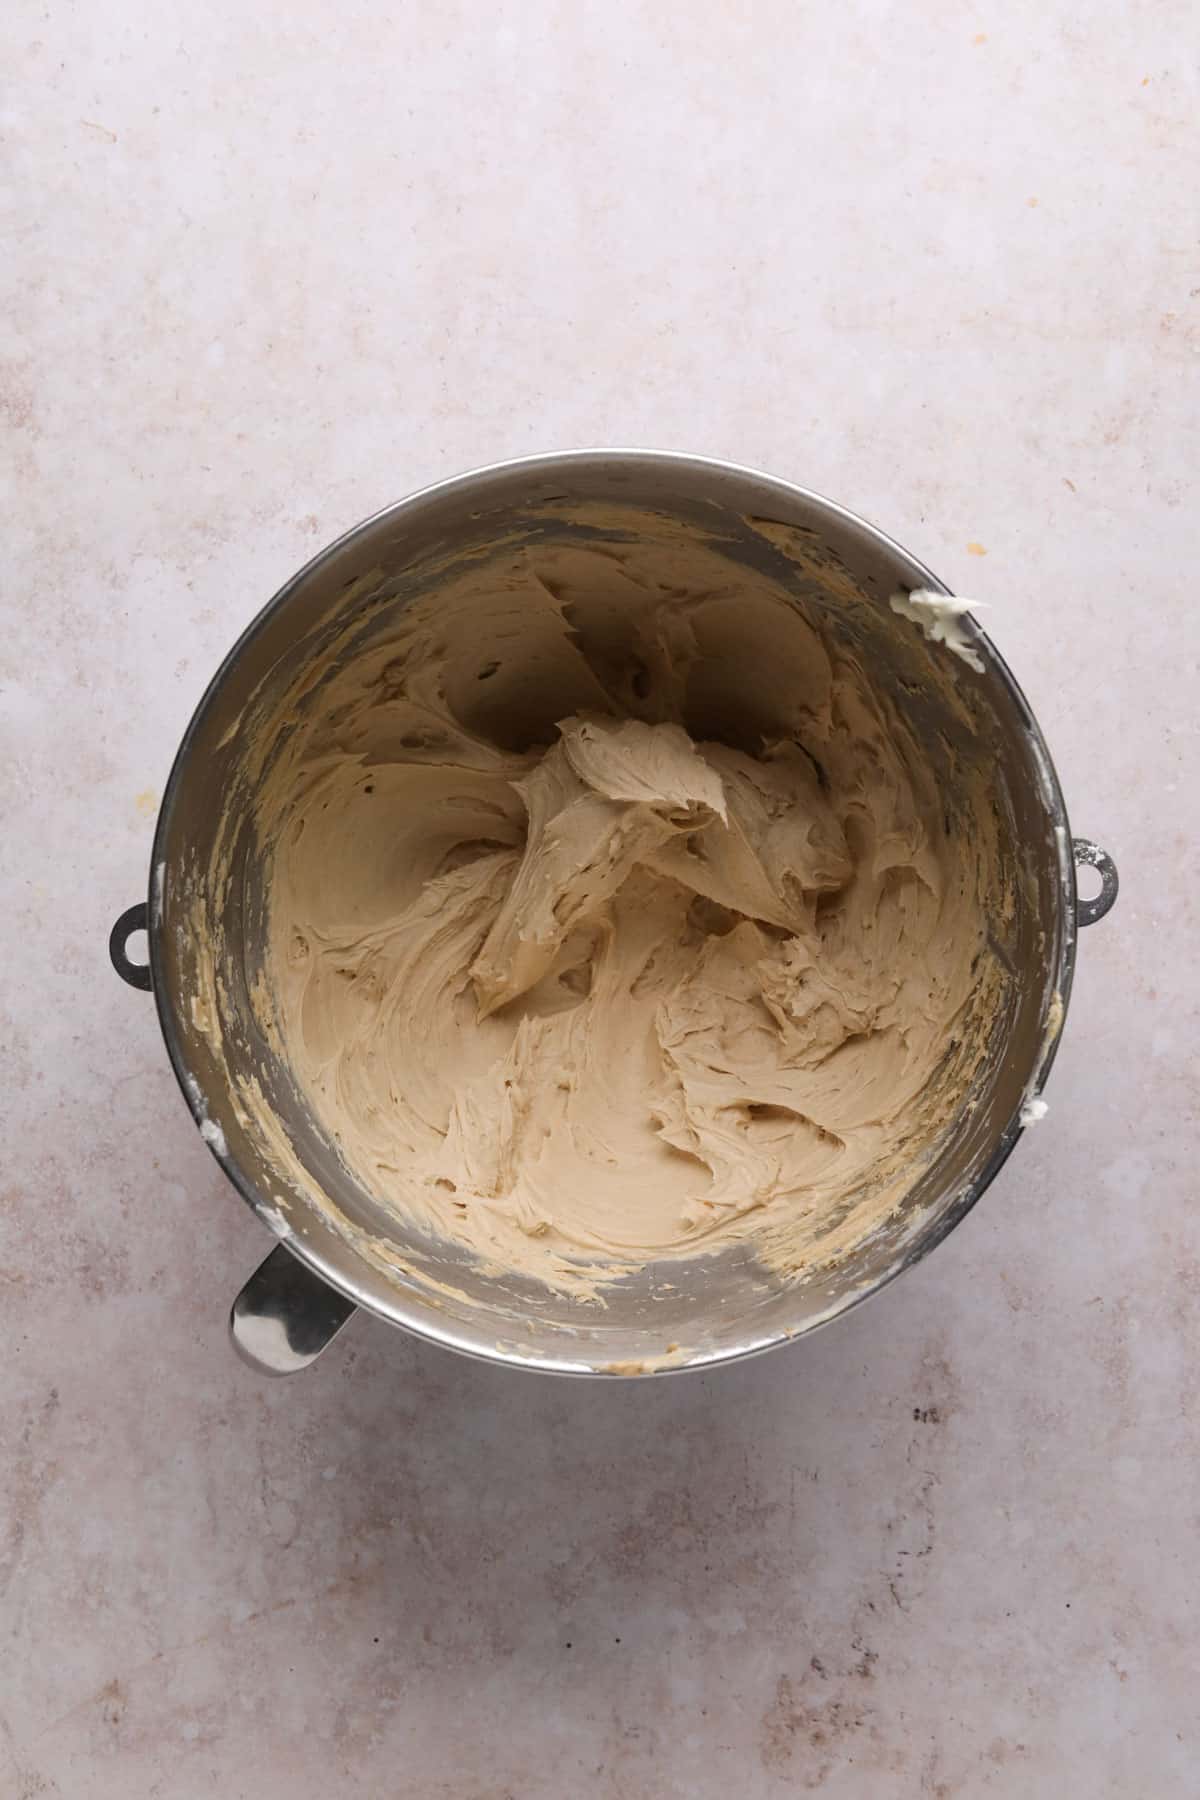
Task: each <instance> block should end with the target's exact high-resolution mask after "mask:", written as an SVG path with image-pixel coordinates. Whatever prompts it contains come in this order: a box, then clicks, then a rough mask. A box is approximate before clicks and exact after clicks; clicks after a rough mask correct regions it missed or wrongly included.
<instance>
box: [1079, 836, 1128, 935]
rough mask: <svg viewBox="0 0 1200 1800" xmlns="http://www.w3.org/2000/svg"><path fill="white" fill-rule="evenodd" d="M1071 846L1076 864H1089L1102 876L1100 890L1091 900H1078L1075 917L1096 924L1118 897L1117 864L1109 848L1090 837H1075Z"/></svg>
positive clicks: (1089, 923)
mask: <svg viewBox="0 0 1200 1800" xmlns="http://www.w3.org/2000/svg"><path fill="white" fill-rule="evenodd" d="M1071 848H1072V849H1073V851H1074V852H1075V864H1076V867H1078V866H1079V865H1080V864H1087V865H1088V866H1089V867H1091V868H1093V869H1095V870H1096V872H1097V873H1098V875H1099V876H1100V892H1099V893H1098V894H1097V895H1096V896H1095V897H1094V898H1093V899H1091V900H1076V902H1075V917H1076V920H1077V921H1078V923H1079V924H1080V925H1094V924H1095V923H1096V920H1097V919H1102V918H1103V917H1104V915H1105V913H1106V912H1107V911H1108V910H1109V908H1110V907H1111V906H1112V903H1113V901H1114V900H1115V899H1116V897H1117V890H1118V888H1119V887H1120V885H1121V884H1120V882H1119V881H1118V880H1117V865H1116V863H1115V862H1114V861H1113V859H1112V857H1111V856H1110V855H1109V854H1108V851H1107V850H1102V849H1101V848H1100V846H1099V844H1093V842H1092V840H1091V839H1090V838H1075V839H1074V840H1073V841H1072V845H1071Z"/></svg>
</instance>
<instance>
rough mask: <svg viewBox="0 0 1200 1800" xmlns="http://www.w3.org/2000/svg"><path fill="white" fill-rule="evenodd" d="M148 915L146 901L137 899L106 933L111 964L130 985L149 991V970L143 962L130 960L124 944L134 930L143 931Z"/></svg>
mask: <svg viewBox="0 0 1200 1800" xmlns="http://www.w3.org/2000/svg"><path fill="white" fill-rule="evenodd" d="M147 917H148V913H147V908H146V902H145V901H144V900H139V901H138V903H137V905H136V906H130V907H127V908H126V910H125V911H124V912H123V913H122V914H121V916H120V918H119V919H118V920H117V922H116V924H115V925H114V926H113V928H112V930H111V931H110V932H109V934H108V954H109V956H110V957H111V958H112V966H113V968H114V969H115V970H116V971H117V974H118V975H119V976H120V977H121V980H122V981H127V982H128V983H129V985H130V987H135V988H142V989H143V990H144V991H145V992H146V993H147V994H148V993H149V992H150V971H149V969H148V968H147V967H146V964H145V963H135V962H130V960H129V957H128V956H127V954H126V951H125V946H126V944H127V943H128V942H129V940H130V938H131V937H132V936H133V934H134V932H135V931H145V929H146V920H147Z"/></svg>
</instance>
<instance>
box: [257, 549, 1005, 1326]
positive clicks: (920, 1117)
mask: <svg viewBox="0 0 1200 1800" xmlns="http://www.w3.org/2000/svg"><path fill="white" fill-rule="evenodd" d="M304 687H305V692H304V693H303V694H295V695H293V697H292V703H291V705H290V707H289V709H288V710H287V713H286V717H285V719H284V720H283V725H282V729H281V728H280V725H279V724H278V722H277V725H276V728H275V734H274V737H273V738H272V740H271V744H270V751H269V754H267V753H264V755H263V763H262V766H263V771H264V772H263V777H262V780H261V785H260V791H259V794H258V801H257V826H258V833H259V839H260V842H261V843H262V844H263V845H264V846H266V847H267V859H266V869H267V877H268V891H269V896H270V904H269V946H268V953H267V958H266V964H265V972H264V979H261V980H260V981H259V982H258V983H257V985H256V987H255V1004H256V1010H257V1011H258V1013H259V1017H260V1021H261V1023H262V1025H263V1027H264V1029H265V1031H266V1033H267V1035H268V1037H269V1039H270V1041H271V1042H272V1043H274V1044H276V1045H278V1046H281V1047H282V1049H283V1052H284V1054H285V1055H286V1057H287V1058H288V1060H289V1061H290V1064H291V1067H292V1070H293V1073H294V1076H295V1079H296V1080H297V1082H298V1084H299V1086H300V1087H301V1089H302V1091H303V1093H304V1094H305V1096H306V1097H307V1100H308V1102H309V1104H310V1106H311V1108H312V1111H313V1113H314V1115H315V1117H316V1119H317V1121H318V1122H319V1124H320V1126H321V1127H322V1129H323V1131H324V1132H325V1134H326V1135H327V1136H328V1137H329V1138H330V1139H331V1140H332V1141H333V1142H334V1143H335V1144H336V1146H337V1149H338V1152H339V1154H340V1156H341V1158H342V1160H343V1161H344V1163H345V1165H346V1167H347V1168H348V1170H349V1171H350V1172H351V1174H352V1175H353V1176H354V1177H356V1179H357V1180H358V1181H359V1182H360V1183H361V1184H362V1185H363V1187H364V1188H366V1189H367V1190H368V1191H369V1192H370V1193H371V1194H373V1195H374V1196H376V1197H377V1198H378V1199H379V1200H381V1201H382V1202H383V1203H384V1204H385V1205H386V1207H387V1208H388V1209H389V1210H390V1211H392V1212H393V1213H394V1215H395V1216H396V1219H397V1225H398V1234H402V1231H403V1229H404V1228H405V1227H406V1225H415V1226H417V1227H419V1228H420V1229H421V1230H422V1231H425V1232H432V1233H435V1234H437V1235H439V1236H442V1237H445V1238H447V1239H451V1240H454V1241H457V1242H458V1243H460V1244H462V1245H464V1246H466V1247H467V1248H469V1249H470V1250H472V1251H474V1252H475V1253H476V1254H477V1255H478V1256H480V1257H481V1258H483V1259H484V1260H485V1261H486V1262H487V1264H488V1265H489V1266H493V1267H496V1268H498V1269H502V1270H508V1271H518V1272H520V1273H528V1274H532V1275H535V1276H538V1277H541V1278H542V1279H543V1280H545V1281H547V1282H549V1283H551V1284H552V1285H555V1286H557V1287H559V1288H561V1289H566V1290H569V1291H573V1292H576V1293H579V1294H583V1293H586V1292H595V1291H596V1290H597V1288H598V1286H600V1285H601V1284H602V1283H603V1282H604V1281H605V1280H607V1279H611V1278H613V1277H615V1276H619V1275H620V1274H621V1273H622V1272H623V1271H626V1270H628V1269H629V1268H630V1267H633V1266H638V1265H641V1264H644V1263H645V1262H646V1261H648V1260H650V1259H659V1258H663V1257H678V1256H688V1255H693V1254H696V1253H700V1252H706V1251H712V1250H717V1249H720V1248H722V1247H723V1246H725V1245H727V1244H729V1243H731V1242H733V1241H736V1240H739V1239H740V1240H745V1241H747V1242H748V1243H749V1244H750V1245H751V1247H752V1248H754V1249H755V1250H756V1251H757V1252H758V1254H759V1256H760V1258H761V1259H762V1260H763V1261H764V1262H765V1263H769V1264H771V1265H772V1266H774V1267H776V1268H782V1269H785V1270H795V1269H800V1268H803V1267H804V1266H805V1264H806V1262H809V1261H812V1260H814V1259H818V1258H821V1257H828V1256H829V1255H831V1254H834V1253H836V1252H837V1251H838V1250H841V1249H844V1248H846V1247H849V1246H851V1245H853V1244H854V1243H855V1242H857V1241H860V1240H861V1239H862V1237H863V1236H864V1235H865V1234H866V1233H867V1232H869V1231H870V1230H871V1229H872V1228H873V1227H874V1226H875V1225H876V1224H877V1223H878V1222H879V1221H880V1219H881V1218H884V1217H886V1216H887V1215H888V1214H889V1213H890V1212H892V1211H894V1209H895V1207H896V1206H897V1205H898V1204H899V1202H900V1201H901V1200H902V1198H903V1195H904V1193H905V1192H906V1191H907V1189H908V1187H910V1186H911V1184H912V1181H913V1179H914V1176H915V1173H916V1171H917V1169H918V1168H919V1166H920V1162H921V1159H922V1157H923V1156H926V1155H928V1154H929V1153H930V1152H931V1151H932V1149H933V1148H934V1147H935V1146H936V1144H937V1142H938V1140H939V1137H940V1135H941V1134H942V1133H943V1132H944V1130H945V1129H946V1127H947V1125H948V1123H949V1122H950V1120H951V1119H952V1118H953V1116H954V1114H955V1111H956V1109H958V1108H960V1106H961V1103H962V1100H963V1097H964V1094H965V1093H966V1092H967V1090H968V1088H969V1086H970V1082H971V1078H972V1076H973V1074H974V1072H975V1070H976V1069H977V1067H978V1065H979V1062H980V1059H981V1057H982V1055H983V1054H984V1050H985V1046H986V1041H987V1031H988V1022H989V1020H990V1018H991V1017H992V1014H993V1011H994V1007H995V1004H996V997H997V994H998V992H999V984H1000V983H1001V981H1002V974H1001V972H1000V970H999V969H998V967H997V965H996V964H995V962H994V961H993V960H992V958H990V957H989V956H986V955H983V954H981V953H982V952H984V950H985V945H986V940H987V928H986V920H985V905H984V901H985V897H986V895H987V894H988V891H989V889H993V890H994V888H995V884H996V879H997V871H996V868H995V840H994V835H993V836H989V834H988V832H987V830H986V829H985V828H982V827H980V825H979V822H978V821H979V819H980V818H981V817H983V816H984V813H983V810H982V809H980V808H979V807H978V806H976V807H975V808H974V811H972V806H971V804H970V798H969V796H967V797H964V796H962V795H960V796H957V797H956V804H955V806H953V807H948V805H947V803H946V800H945V798H944V796H943V795H942V793H941V792H940V789H939V783H938V780H937V777H936V776H935V773H934V770H933V768H932V766H931V764H930V762H929V760H928V759H927V758H926V756H925V755H924V754H923V753H922V751H921V750H920V748H919V747H918V741H917V738H916V735H915V733H914V732H913V731H911V730H910V729H909V727H908V726H907V724H906V723H905V721H904V718H903V717H902V716H901V712H900V711H899V709H898V707H897V705H896V703H895V702H894V701H893V700H892V699H889V698H887V697H885V696H884V694H883V693H881V692H880V691H878V690H877V689H876V688H875V687H874V686H873V684H872V683H871V682H870V680H869V679H868V678H867V676H866V674H865V673H864V669H863V666H862V663H861V662H860V660H859V658H858V655H857V653H856V651H855V648H854V646H853V642H852V640H851V639H850V638H849V637H848V636H845V635H844V634H842V633H840V632H837V631H835V630H833V629H831V628H829V627H828V626H826V625H824V624H822V623H819V622H818V621H817V620H816V618H815V617H812V616H809V617H806V616H804V614H803V613H802V611H801V610H800V608H799V607H798V605H797V602H796V600H795V598H794V597H792V596H790V595H788V594H787V593H786V592H784V591H783V590H782V589H781V588H780V587H777V586H776V584H775V583H774V582H773V581H772V580H771V579H770V578H768V577H767V576H765V575H751V574H750V573H748V572H747V571H745V570H736V569H733V568H732V567H731V565H730V564H729V563H728V562H727V561H726V560H724V559H723V558H722V557H720V556H718V555H716V554H715V553H714V552H713V551H712V550H710V549H708V548H706V547H705V546H704V544H703V542H702V541H700V540H699V539H698V538H694V537H691V536H688V535H686V534H683V535H680V536H679V537H678V538H676V539H674V540H673V539H672V538H671V536H670V534H664V535H663V537H662V538H661V539H660V540H659V541H658V542H657V543H649V544H647V543H643V544H641V545H639V546H637V547H636V548H625V547H622V546H621V545H620V544H619V543H614V544H599V545H596V544H593V545H588V544H580V545H574V544H562V543H558V544H555V543H547V544H544V545H541V546H537V545H534V546H532V547H531V546H528V545H526V546H522V547H520V548H517V549H515V550H514V551H513V552H512V553H511V554H508V555H501V556H500V557H491V558H481V559H478V560H477V561H476V562H474V563H469V564H468V565H467V566H466V567H465V568H463V569H460V570H459V571H458V572H457V573H455V574H453V576H451V577H448V579H447V581H446V582H445V583H443V584H442V586H441V587H440V589H439V591H438V592H437V594H436V595H435V596H432V597H431V598H430V599H429V600H428V601H418V602H417V603H415V604H413V605H412V606H410V607H409V608H407V609H406V610H405V611H403V612H401V613H400V614H399V616H398V618H397V619H394V620H393V621H392V623H391V624H390V625H389V626H388V628H387V629H386V630H383V631H381V632H380V633H378V634H376V636H375V638H374V639H370V638H368V639H367V640H366V641H364V642H362V643H360V644H359V646H358V647H357V648H356V650H355V652H354V654H353V656H351V657H349V658H344V659H341V658H339V657H337V656H334V657H331V659H330V662H329V665H328V667H327V668H326V669H325V670H324V671H323V672H322V673H321V675H320V678H319V679H315V678H313V677H309V678H307V679H306V682H305V684H304ZM968 817H973V818H974V820H975V823H974V824H973V826H972V828H971V829H970V830H969V831H968V830H966V829H964V826H963V820H964V818H968Z"/></svg>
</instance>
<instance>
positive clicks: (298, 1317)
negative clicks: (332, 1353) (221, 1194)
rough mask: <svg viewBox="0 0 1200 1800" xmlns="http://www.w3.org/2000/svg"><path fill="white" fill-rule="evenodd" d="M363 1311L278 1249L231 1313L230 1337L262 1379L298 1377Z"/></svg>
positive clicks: (282, 1246)
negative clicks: (267, 1377) (284, 1376)
mask: <svg viewBox="0 0 1200 1800" xmlns="http://www.w3.org/2000/svg"><path fill="white" fill-rule="evenodd" d="M357 1311H358V1308H357V1306H356V1305H355V1304H354V1302H353V1300H347V1299H346V1297H345V1296H344V1295H343V1294H339V1293H338V1291H337V1289H336V1288H331V1287H330V1285H329V1283H328V1282H327V1281H322V1280H321V1277H320V1276H319V1275H314V1274H313V1272H312V1270H311V1269H307V1268H305V1266H304V1264H303V1263H302V1262H300V1260H299V1259H298V1258H297V1257H295V1256H293V1255H292V1253H291V1251H290V1250H289V1249H288V1248H287V1246H286V1245H285V1244H277V1245H276V1247H275V1249H274V1250H272V1252H271V1254H270V1256H268V1258H267V1260H266V1262H264V1263H260V1264H259V1266H258V1268H257V1269H256V1270H255V1271H254V1273H253V1275H252V1276H251V1277H250V1279H249V1281H248V1282H247V1283H246V1285H245V1287H244V1288H243V1289H242V1291H241V1293H240V1294H239V1295H238V1297H237V1299H236V1300H235V1301H234V1303H233V1308H232V1310H231V1312H230V1314H229V1335H230V1337H231V1338H232V1339H233V1347H234V1349H235V1350H236V1351H237V1353H238V1355H239V1356H240V1357H241V1359H242V1361H243V1362H247V1363H249V1364H250V1367H251V1368H252V1369H257V1370H258V1371H259V1373H260V1374H262V1375H294V1374H295V1373H296V1372H297V1370H299V1369H306V1368H307V1367H308V1365H309V1363H310V1362H315V1360H316V1358H317V1357H318V1356H320V1354H321V1352H322V1350H324V1349H325V1347H326V1345H327V1344H331V1343H332V1342H333V1340H334V1338H335V1337H336V1336H337V1334H338V1332H339V1331H340V1330H341V1329H342V1326H343V1325H344V1324H345V1323H346V1321H347V1320H348V1319H350V1318H352V1317H353V1315H354V1314H355V1313H356V1312H357Z"/></svg>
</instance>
